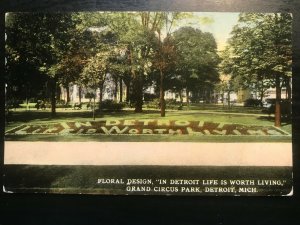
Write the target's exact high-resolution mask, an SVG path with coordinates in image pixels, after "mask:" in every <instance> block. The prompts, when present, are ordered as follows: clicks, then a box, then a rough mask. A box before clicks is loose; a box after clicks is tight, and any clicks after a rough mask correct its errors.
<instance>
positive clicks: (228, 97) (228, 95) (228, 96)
mask: <svg viewBox="0 0 300 225" xmlns="http://www.w3.org/2000/svg"><path fill="white" fill-rule="evenodd" d="M227 99H228V108H230V91H228V93H227Z"/></svg>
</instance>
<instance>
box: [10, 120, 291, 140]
mask: <svg viewBox="0 0 300 225" xmlns="http://www.w3.org/2000/svg"><path fill="white" fill-rule="evenodd" d="M5 134H6V135H27V134H47V135H49V134H53V135H200V136H201V135H235V136H237V135H243V136H244V135H252V136H253V135H258V136H261V135H263V136H278V135H289V134H288V133H286V132H285V131H283V130H281V129H278V128H276V127H273V126H255V125H242V124H225V123H213V122H206V121H185V120H151V119H147V120H146V119H145V120H102V121H90V122H79V121H77V122H61V123H55V124H43V125H42V124H41V125H38V124H35V125H33V124H23V125H21V126H18V127H15V128H13V129H11V130H9V131H7V132H6V133H5Z"/></svg>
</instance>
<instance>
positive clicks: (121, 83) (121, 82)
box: [119, 78, 123, 102]
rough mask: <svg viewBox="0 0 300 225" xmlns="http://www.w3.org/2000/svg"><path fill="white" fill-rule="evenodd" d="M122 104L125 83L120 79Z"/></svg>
mask: <svg viewBox="0 0 300 225" xmlns="http://www.w3.org/2000/svg"><path fill="white" fill-rule="evenodd" d="M119 100H120V102H123V81H122V78H120V99H119Z"/></svg>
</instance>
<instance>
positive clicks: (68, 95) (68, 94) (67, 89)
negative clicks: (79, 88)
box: [65, 85, 70, 104]
mask: <svg viewBox="0 0 300 225" xmlns="http://www.w3.org/2000/svg"><path fill="white" fill-rule="evenodd" d="M65 88H66V92H67V102H66V103H67V104H69V102H70V87H69V85H66V87H65Z"/></svg>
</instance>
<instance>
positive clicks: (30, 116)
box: [6, 109, 291, 142]
mask: <svg viewBox="0 0 300 225" xmlns="http://www.w3.org/2000/svg"><path fill="white" fill-rule="evenodd" d="M91 117H92V112H91V111H88V110H70V109H68V110H64V109H58V110H57V115H56V117H55V118H52V117H51V115H50V111H49V110H45V111H37V110H33V111H25V110H16V111H14V112H13V120H14V121H12V122H9V123H8V124H7V126H6V130H9V129H12V128H14V127H17V126H20V125H22V124H26V123H29V124H49V123H59V122H68V121H69V122H71V121H80V122H85V121H92V120H93V119H92V118H91ZM124 119H128V120H139V119H157V120H158V119H163V120H188V121H205V122H214V123H228V124H244V125H256V126H272V125H273V123H274V122H273V121H274V118H273V117H269V116H267V115H264V114H249V113H244V112H242V113H227V112H226V113H222V112H219V111H215V112H214V111H210V110H195V109H194V110H176V111H175V110H174V111H172V110H170V111H167V113H166V117H165V118H162V117H160V113H159V111H158V110H145V111H144V112H143V113H134V112H133V110H124V111H122V112H102V113H101V114H99V113H98V114H97V115H96V119H95V120H96V121H100V120H124ZM281 129H282V130H284V131H286V132H288V133H291V124H288V123H283V125H282V127H281ZM141 137H142V138H141ZM6 140H19V141H25V140H26V141H45V140H47V141H192V142H198V141H205V142H215V141H217V142H247V141H250V142H261V141H262V142H265V141H275V142H280V141H284V142H285V141H291V137H290V136H274V137H270V136H267V137H263V136H230V137H228V136H208V135H204V136H201V137H199V136H190V135H136V136H134V135H130V136H129V135H84V136H81V135H65V136H63V135H53V134H52V135H38V134H36V135H10V136H6Z"/></svg>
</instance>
